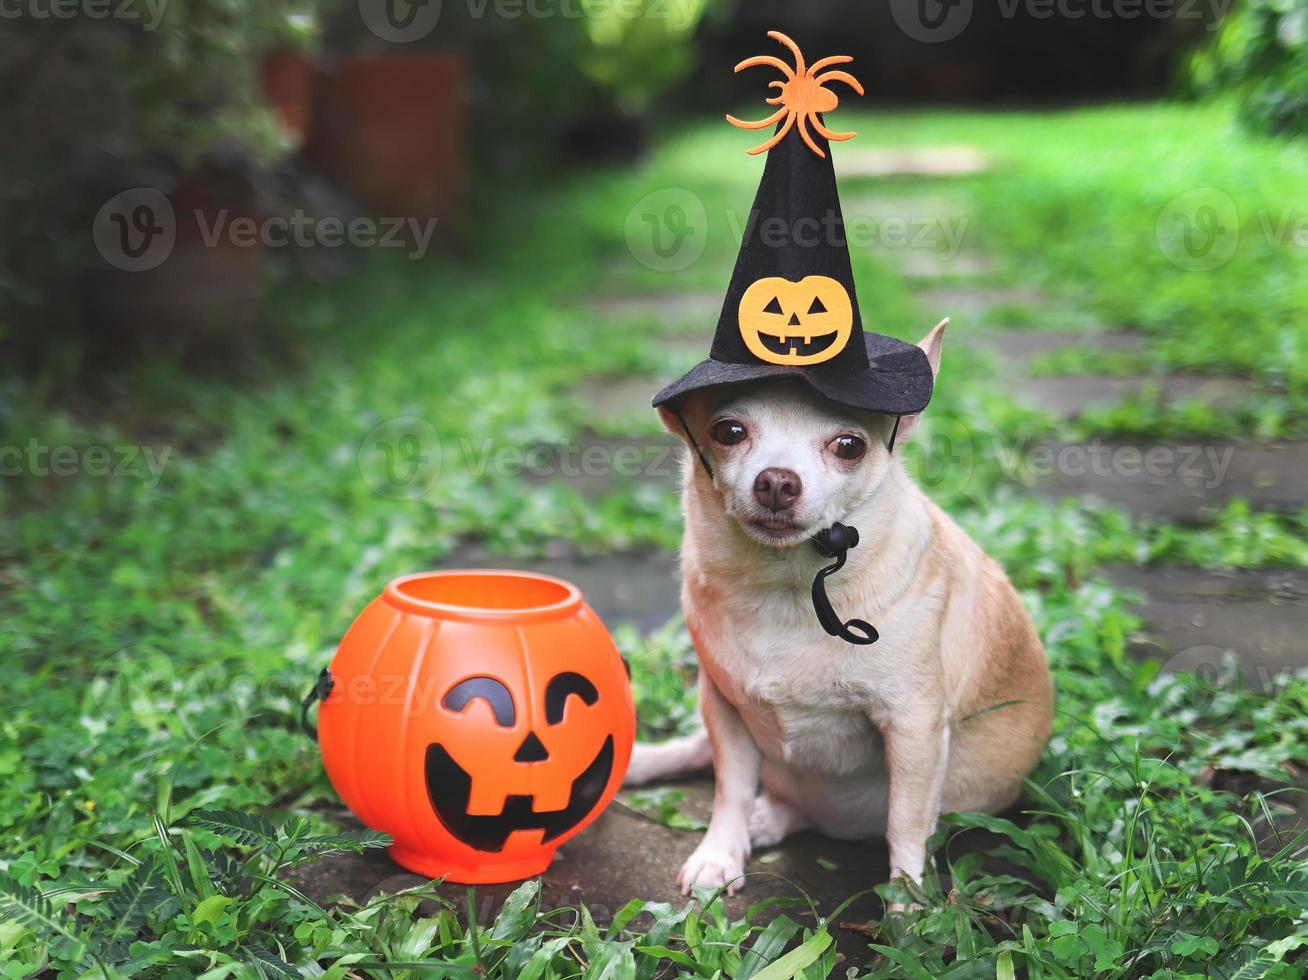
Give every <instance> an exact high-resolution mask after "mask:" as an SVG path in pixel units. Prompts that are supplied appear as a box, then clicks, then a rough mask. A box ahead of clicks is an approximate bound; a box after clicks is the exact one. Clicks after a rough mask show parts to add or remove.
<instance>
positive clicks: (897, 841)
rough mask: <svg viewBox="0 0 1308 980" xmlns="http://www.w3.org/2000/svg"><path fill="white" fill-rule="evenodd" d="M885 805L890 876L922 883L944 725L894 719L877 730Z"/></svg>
mask: <svg viewBox="0 0 1308 980" xmlns="http://www.w3.org/2000/svg"><path fill="white" fill-rule="evenodd" d="M881 737H882V739H883V741H884V743H885V751H886V769H887V772H888V773H889V776H890V804H889V809H888V811H887V813H886V843H887V844H888V845H889V847H890V877H891V878H892V879H894V878H898V877H899V876H900V875H908V876H909V877H910V878H912V879H913V880H914V881H917V882H920V881H921V880H922V872H923V870H925V867H926V842H927V838H928V837H930V836H931V834H932V833H934V832H935V829H936V819H937V818H938V817H939V816H940V795H941V791H942V788H943V787H944V782H945V770H946V767H947V766H948V763H949V726H948V725H946V724H945V723H944V721H943V720H941V719H938V718H936V717H935V716H934V714H933V713H930V712H926V711H924V712H921V713H920V714H917V715H910V716H907V717H905V716H899V717H896V718H894V719H891V720H889V722H888V723H887V724H884V725H883V726H882V728H881Z"/></svg>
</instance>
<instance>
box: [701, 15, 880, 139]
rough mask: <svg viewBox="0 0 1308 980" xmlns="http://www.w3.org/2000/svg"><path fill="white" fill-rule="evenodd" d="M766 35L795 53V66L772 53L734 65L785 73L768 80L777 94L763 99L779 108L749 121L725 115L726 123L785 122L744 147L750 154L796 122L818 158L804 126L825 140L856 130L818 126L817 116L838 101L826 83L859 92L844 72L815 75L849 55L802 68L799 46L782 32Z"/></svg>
mask: <svg viewBox="0 0 1308 980" xmlns="http://www.w3.org/2000/svg"><path fill="white" fill-rule="evenodd" d="M768 37H770V38H772V39H773V40H776V41H780V42H781V43H782V44H784V45H785V46H786V47H788V48H789V49H790V50H791V53H792V54H794V56H795V67H794V68H791V67H790V66H789V65H788V64H786V63H785V62H784V61H782V60H781V59H780V58H774V57H773V56H772V55H766V54H760V55H757V56H755V57H753V58H746V59H745V60H744V61H742V62H741V63H740V64H738V65H737V66H736V71H738V72H739V71H744V70H745V69H746V68H753V67H754V66H755V65H768V66H771V67H773V68H776V69H778V70H780V71H781V73H782V74H783V75H785V76H786V80H785V81H784V82H782V81H772V82H769V83H768V88H779V89H781V94H780V95H777V96H773V97H772V98H770V99H768V100H766V101H767V104H768V105H780V106H781V108H780V109H778V110H777V111H776V112H774V113H773V114H772V115H770V116H768V117H767V118H766V119H758V120H755V121H752V122H746V121H745V120H743V119H737V118H736V117H735V116H732V115H728V116H727V122H729V123H731V125H733V126H738V127H739V128H741V129H766V128H767V127H768V126H773V125H776V123H777V122H779V121H780V120H781V119H782V117H784V118H785V120H786V122H785V125H783V126H782V127H781V128H780V129H779V130H777V132H776V133H775V134H773V136H772V138H771V139H770V140H768V141H767V142H766V143H762V144H760V145H759V146H756V147H754V148H753V149H752V150H748V151H747V152H748V153H749V155H750V156H754V155H755V154H758V153H766V152H767V151H768V150H770V149H772V147H774V146H776V145H777V144H778V143H780V142H781V141H782V140H783V139H784V138H785V136H786V134H787V133H789V132H790V130H791V128H792V127H794V126H795V125H796V124H797V123H798V127H799V135H800V136H802V137H803V138H804V142H805V143H807V144H808V148H809V149H810V150H812V151H813V152H814V153H816V154H817V155H818V156H820V157H825V156H826V154H825V153H824V152H823V151H822V148H821V147H819V146H818V145H817V144H816V143H814V142H813V137H812V136H811V135H810V134H809V131H808V127H809V126H812V127H813V128H814V129H815V130H817V132H818V133H819V134H820V135H822V136H823V137H825V138H826V139H828V140H832V141H834V142H843V141H845V140H852V139H853V138H854V137H855V136H857V135H858V134H857V133H835V132H832V131H831V130H829V129H827V128H826V127H825V126H823V125H822V122H821V120H819V119H818V114H819V113H823V112H830V111H831V110H832V109H834V108H835V107H836V106H838V105H839V104H840V100H839V99H838V98H836V93H835V92H832V91H831V90H830V89H828V88H824V87H823V86H824V85H825V84H826V83H827V82H844V83H845V84H846V85H848V86H849V87H850V88H852V89H853V90H854V91H855V92H857V93H858V94H859V95H862V94H863V86H862V85H861V84H860V83H859V80H858V79H857V78H855V77H854V76H853V75H851V74H850V73H849V72H847V71H829V72H826V73H825V74H822V75H819V74H818V72H820V71H822V69H824V68H830V67H831V66H832V65H843V64H845V63H847V62H850V61H853V60H854V59H853V58H851V57H850V56H849V55H845V54H837V55H832V56H831V57H829V58H823V59H822V60H821V61H815V62H814V63H813V66H812V67H811V68H807V69H806V68H805V67H804V55H803V54H802V53H801V52H800V50H799V45H797V44H796V43H795V42H794V41H792V40H791V39H790V38H788V37H787V36H786V35H784V34H782V33H781V32H780V31H768Z"/></svg>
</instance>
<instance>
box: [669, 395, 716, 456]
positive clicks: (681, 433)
mask: <svg viewBox="0 0 1308 980" xmlns="http://www.w3.org/2000/svg"><path fill="white" fill-rule="evenodd" d="M678 412H680V413H681V418H678V417H677V413H678ZM658 413H659V419H660V420H661V421H662V422H663V428H665V429H667V430H668V431H669V432H671V433H672V434H673V435H674V436H676V437H677V438H678V439H680V440H681V441H682V442H685V443H686V445H690V443H689V441H688V440H687V439H686V429H684V428H682V425H681V419H685V420H686V427H687V428H689V429H690V431H691V432H699V431H700V429H702V428H703V426H704V420H705V419H706V418H707V417H708V392H706V391H692V392H691V393H690V394H689V395H686V396H685V397H684V398H682V399H681V402H680V403H679V404H678V405H677V411H676V412H674V411H673V410H672V409H670V408H668V406H666V405H660V406H659V407H658Z"/></svg>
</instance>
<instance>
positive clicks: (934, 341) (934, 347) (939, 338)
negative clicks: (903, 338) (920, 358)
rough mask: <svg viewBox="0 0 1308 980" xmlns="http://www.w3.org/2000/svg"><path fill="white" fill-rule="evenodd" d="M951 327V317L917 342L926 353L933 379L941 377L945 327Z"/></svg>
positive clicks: (942, 321)
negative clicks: (941, 354) (941, 356)
mask: <svg viewBox="0 0 1308 980" xmlns="http://www.w3.org/2000/svg"><path fill="white" fill-rule="evenodd" d="M947 326H949V317H945V318H944V319H943V320H941V321H940V322H939V323H937V324H936V325H935V326H934V327H932V328H931V332H930V333H928V334H927V335H926V336H925V337H923V338H922V339H921V340H919V341H918V342H917V346H918V347H921V348H922V350H923V351H925V352H926V356H927V363H928V364H930V365H931V377H933V378H938V377H940V350H941V348H943V347H944V346H945V327H947Z"/></svg>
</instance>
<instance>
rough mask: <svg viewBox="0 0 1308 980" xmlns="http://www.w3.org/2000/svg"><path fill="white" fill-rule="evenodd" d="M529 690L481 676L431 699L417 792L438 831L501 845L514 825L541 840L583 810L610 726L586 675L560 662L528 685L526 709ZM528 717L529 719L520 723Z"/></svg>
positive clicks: (595, 791)
mask: <svg viewBox="0 0 1308 980" xmlns="http://www.w3.org/2000/svg"><path fill="white" fill-rule="evenodd" d="M531 696H532V692H518V693H517V694H515V693H514V692H513V691H510V690H509V687H508V686H507V685H506V684H505V683H504V681H503V680H501V679H499V678H496V677H490V676H485V675H481V676H476V677H468V678H465V679H463V680H461V681H459V682H457V683H456V684H454V685H453V686H451V687H450V689H449V690H448V691H447V692H446V693H445V695H444V697H443V698H442V699H441V708H442V709H443V711H442V714H443V715H444V720H443V722H442V723H441V728H442V730H443V731H442V737H441V740H440V741H438V742H433V743H432V744H431V745H429V746H428V748H427V755H426V772H425V775H426V782H427V796H428V799H429V800H430V801H431V805H432V809H433V810H435V811H436V816H437V817H439V818H440V821H441V823H442V824H443V825H444V826H445V829H446V830H448V831H449V832H450V834H451V835H453V836H454V837H455V838H457V839H458V840H460V841H462V842H463V843H464V844H466V845H468V846H469V847H472V848H474V849H476V850H479V851H492V852H494V851H501V850H503V849H504V845H505V844H506V843H507V841H508V839H509V836H510V835H511V834H513V833H515V832H516V831H520V830H521V831H541V832H543V836H542V837H541V843H542V844H548V843H550V842H551V841H553V840H555V839H557V838H558V837H561V836H562V835H563V834H565V833H567V832H568V831H570V830H572V829H573V828H574V827H576V826H578V825H579V824H580V823H582V821H583V820H585V818H586V817H588V816H589V815H590V813H591V811H592V810H594V809H595V805H596V804H597V803H598V802H599V800H600V797H601V796H603V795H604V790H605V787H607V786H608V783H609V780H610V778H611V777H612V775H613V767H614V755H615V745H614V732H613V730H612V725H611V724H606V721H607V719H606V716H605V713H606V709H607V707H608V706H607V704H606V705H603V706H601V705H600V692H599V691H598V690H597V689H596V687H595V684H594V683H593V682H591V681H590V680H589V679H588V678H586V677H585V676H583V675H582V674H580V673H577V672H575V671H570V670H565V671H562V672H560V673H557V674H555V675H554V676H553V677H550V678H549V680H548V681H546V683H545V686H544V689H543V691H542V692H537V694H536V696H539V697H541V698H542V702H543V703H541V704H538V705H534V706H530V707H529V706H528V705H527V704H526V703H524V699H526V698H528V697H531ZM533 717H534V718H536V719H538V721H537V724H536V726H535V727H531V726H530V724H529V723H527V724H524V722H527V721H528V719H530V718H533ZM541 720H543V721H544V724H543V725H541V724H540V721H541ZM464 729H466V731H465V730H464ZM524 730H525V731H524ZM470 746H471V749H469V747H470ZM464 756H466V758H465V757H464Z"/></svg>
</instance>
